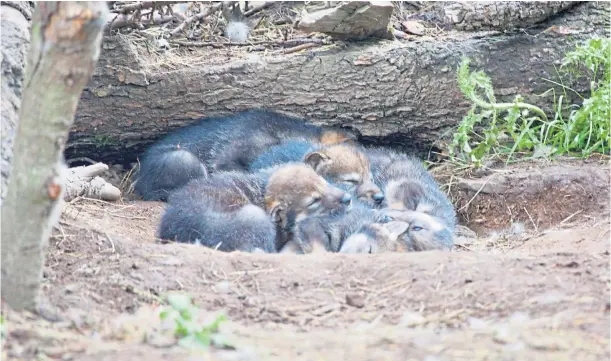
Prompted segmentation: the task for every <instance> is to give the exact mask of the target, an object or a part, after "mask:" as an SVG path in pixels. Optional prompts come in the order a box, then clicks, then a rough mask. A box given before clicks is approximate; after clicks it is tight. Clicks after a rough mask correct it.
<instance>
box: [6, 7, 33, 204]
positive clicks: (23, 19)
mask: <svg viewBox="0 0 611 361" xmlns="http://www.w3.org/2000/svg"><path fill="white" fill-rule="evenodd" d="M0 16H1V17H2V20H1V21H0V27H2V30H1V32H0V34H2V65H1V69H2V80H1V82H2V89H1V91H2V96H1V97H0V102H1V112H0V118H1V120H0V122H1V124H2V129H1V132H2V133H1V135H2V149H1V150H2V153H1V154H2V157H1V163H0V174H1V177H0V181H1V182H0V191H1V192H0V193H1V194H0V205H1V204H2V200H3V199H4V197H5V196H6V185H7V181H8V177H9V175H10V174H11V161H12V159H13V136H14V134H15V127H16V126H17V120H18V117H19V108H20V105H21V86H22V84H23V73H24V68H25V56H26V53H27V51H28V45H29V44H30V23H29V21H30V20H31V19H32V9H31V6H30V4H29V3H28V2H27V1H3V2H2V12H1V13H0Z"/></svg>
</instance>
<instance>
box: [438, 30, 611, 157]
mask: <svg viewBox="0 0 611 361" xmlns="http://www.w3.org/2000/svg"><path fill="white" fill-rule="evenodd" d="M610 43H611V40H609V39H590V40H588V41H587V42H586V43H585V44H583V45H580V46H578V47H577V48H576V49H575V50H574V51H571V52H569V53H568V54H566V56H565V58H564V60H563V65H562V67H561V71H562V72H563V73H564V74H565V75H573V76H576V77H579V76H584V75H585V76H588V77H589V78H590V79H591V81H590V88H591V89H590V97H589V98H587V99H584V100H583V102H582V105H581V106H579V105H569V106H567V105H566V104H564V101H565V98H566V94H565V95H564V96H560V97H559V98H558V99H555V100H556V102H555V105H554V117H553V119H552V120H549V119H548V118H547V116H546V114H545V112H544V111H543V110H541V109H540V108H538V107H536V106H534V105H531V104H528V103H525V102H523V99H522V97H521V96H519V95H518V96H517V97H516V98H515V100H514V101H513V102H512V103H497V101H496V98H495V96H494V89H493V87H492V82H491V81H490V78H489V77H488V76H487V75H486V74H485V73H484V72H482V71H474V72H471V71H470V70H469V64H470V61H469V59H467V58H465V59H463V60H462V62H461V64H460V67H459V68H458V72H457V78H458V86H459V88H460V90H461V92H462V93H463V94H464V96H465V97H466V98H467V99H469V100H470V101H471V103H472V106H471V109H470V110H469V112H468V113H467V115H465V117H464V118H463V120H462V121H461V123H460V124H459V126H458V129H457V131H456V133H455V134H454V139H453V141H452V144H451V145H450V149H449V153H450V157H451V158H452V159H454V160H457V159H458V160H462V161H466V162H469V163H471V164H473V165H475V166H476V167H478V166H481V165H482V162H483V160H484V159H485V158H486V157H488V156H490V155H505V156H506V161H507V162H509V161H510V160H511V157H512V155H513V154H515V153H516V152H529V153H533V152H534V155H535V156H551V155H554V154H557V155H559V154H572V155H580V156H583V157H587V156H589V155H591V154H592V153H595V152H598V153H607V152H608V151H609V135H610V134H609V107H610V104H609V101H610V100H609V98H610V96H611V94H610V90H609V83H610V81H611V75H610V73H611V70H610V67H609V62H610V60H609V50H610ZM601 73H602V76H600V74H601ZM560 85H562V84H560ZM562 86H563V88H564V90H565V92H566V90H567V89H568V90H570V88H568V87H565V86H564V85H562Z"/></svg>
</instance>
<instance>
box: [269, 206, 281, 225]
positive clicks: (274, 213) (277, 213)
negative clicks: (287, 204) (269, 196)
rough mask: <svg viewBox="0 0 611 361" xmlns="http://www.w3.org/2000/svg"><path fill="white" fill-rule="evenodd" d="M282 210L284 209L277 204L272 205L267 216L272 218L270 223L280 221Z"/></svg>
mask: <svg viewBox="0 0 611 361" xmlns="http://www.w3.org/2000/svg"><path fill="white" fill-rule="evenodd" d="M283 210H284V207H282V206H281V205H280V204H279V203H278V204H276V205H274V206H273V207H272V208H271V209H270V210H269V215H270V217H271V218H272V221H274V222H276V223H279V222H281V221H282V211H283Z"/></svg>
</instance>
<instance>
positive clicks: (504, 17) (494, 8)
mask: <svg viewBox="0 0 611 361" xmlns="http://www.w3.org/2000/svg"><path fill="white" fill-rule="evenodd" d="M578 3H579V2H578V1H536V2H535V1H531V2H523V1H482V2H466V1H465V2H463V1H459V2H454V3H452V4H449V5H448V6H446V7H444V9H443V13H444V15H445V16H444V21H445V23H446V24H448V25H450V26H451V27H452V28H454V29H457V30H510V29H515V28H523V27H527V26H530V25H534V24H536V23H539V22H542V21H545V20H547V19H548V18H549V17H551V16H553V15H556V14H558V13H560V12H562V11H564V10H567V9H570V8H571V7H573V6H575V5H577V4H578Z"/></svg>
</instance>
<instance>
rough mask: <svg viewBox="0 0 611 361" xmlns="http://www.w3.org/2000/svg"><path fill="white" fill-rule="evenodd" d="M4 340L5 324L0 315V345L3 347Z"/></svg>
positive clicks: (2, 316)
mask: <svg viewBox="0 0 611 361" xmlns="http://www.w3.org/2000/svg"><path fill="white" fill-rule="evenodd" d="M4 340H6V324H5V323H4V315H0V345H1V346H3V345H4Z"/></svg>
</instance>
